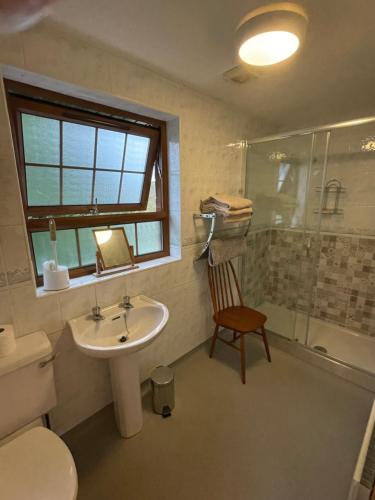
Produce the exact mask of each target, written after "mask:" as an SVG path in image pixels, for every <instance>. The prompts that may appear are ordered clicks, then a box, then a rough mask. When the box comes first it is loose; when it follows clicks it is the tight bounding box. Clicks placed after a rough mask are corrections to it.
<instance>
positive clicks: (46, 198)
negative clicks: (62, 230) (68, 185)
mask: <svg viewBox="0 0 375 500" xmlns="http://www.w3.org/2000/svg"><path fill="white" fill-rule="evenodd" d="M26 185H27V199H28V204H29V206H31V207H32V206H38V205H41V206H43V205H60V171H59V169H58V168H50V167H26Z"/></svg>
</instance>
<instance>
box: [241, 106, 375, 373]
mask: <svg viewBox="0 0 375 500" xmlns="http://www.w3.org/2000/svg"><path fill="white" fill-rule="evenodd" d="M372 122H375V116H370V117H365V118H358V119H353V120H347V121H344V122H338V123H334V124H329V125H322V126H318V127H311V128H304V129H299V130H293V131H290V132H281V133H279V134H275V135H269V136H264V137H260V138H256V139H252V140H246V141H243V143H244V146H245V149H246V151H248V150H249V147H250V146H251V145H253V144H261V143H265V142H271V141H277V140H282V139H288V138H291V137H297V136H303V135H311V150H310V161H309V171H308V180H307V182H306V188H307V191H306V201H305V210H304V220H305V222H304V226H303V233H304V235H305V238H306V227H307V224H306V217H307V206H308V192H309V191H308V190H309V189H310V185H311V184H310V181H311V171H312V160H313V153H314V147H315V145H316V136H317V134H319V133H326V138H325V147H324V157H323V165H322V179H321V195H320V200H319V208H318V210H319V217H318V222H317V225H316V228H315V229H314V230H312V233H313V234H315V235H316V237H317V242H318V243H317V244H318V245H319V240H320V232H321V223H322V211H321V209H322V206H323V196H324V189H323V186H324V185H325V180H326V174H327V166H328V152H329V145H330V139H331V133H332V131H333V130H336V129H340V128H349V127H355V126H358V125H365V124H367V123H372ZM247 177H248V169H247V168H246V179H247ZM245 186H247V181H246V180H245ZM315 253H316V255H315V256H314V259H313V264H312V266H313V271H312V279H311V287H310V297H309V305H308V309H307V312H306V313H305V312H303V313H302V314H306V326H305V335H304V341H303V343H302V345H303V346H304V347H306V348H308V349H311V347H310V346H309V331H310V319H311V312H312V311H311V308H312V305H313V293H314V291H313V289H314V285H313V278H314V272H315V268H316V264H317V259H318V251H316V252H315ZM243 279H244V276H243ZM297 313H298V311H297V310H296V314H297ZM275 333H277V332H275ZM295 333H296V321H294V340H295ZM332 359H333V360H335V358H332ZM335 361H337V360H335ZM356 368H357V367H356ZM357 369H358V368H357Z"/></svg>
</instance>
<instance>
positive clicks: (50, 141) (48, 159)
mask: <svg viewBox="0 0 375 500" xmlns="http://www.w3.org/2000/svg"><path fill="white" fill-rule="evenodd" d="M22 132H23V147H24V150H25V162H26V163H39V164H50V165H59V163H60V125H59V122H58V120H52V119H51V118H43V117H41V116H35V115H26V114H24V113H22Z"/></svg>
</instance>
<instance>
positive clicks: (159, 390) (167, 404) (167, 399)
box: [151, 366, 174, 417]
mask: <svg viewBox="0 0 375 500" xmlns="http://www.w3.org/2000/svg"><path fill="white" fill-rule="evenodd" d="M151 383H152V391H153V392H152V405H153V408H154V412H155V413H158V414H159V415H162V416H163V417H170V416H171V414H172V410H173V408H174V374H173V371H172V369H171V368H169V367H168V366H157V367H156V368H155V369H154V370H153V372H152V373H151Z"/></svg>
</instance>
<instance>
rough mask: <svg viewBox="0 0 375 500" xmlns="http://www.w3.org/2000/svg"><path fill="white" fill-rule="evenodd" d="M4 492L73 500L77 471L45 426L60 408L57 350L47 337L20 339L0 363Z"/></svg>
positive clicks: (0, 483) (27, 499) (38, 499)
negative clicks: (54, 351) (55, 363)
mask: <svg viewBox="0 0 375 500" xmlns="http://www.w3.org/2000/svg"><path fill="white" fill-rule="evenodd" d="M0 401H1V411H0V491H1V498H4V499H5V498H6V499H7V500H13V499H14V500H51V499H53V500H74V499H76V497H77V489H78V481H77V471H76V468H75V464H74V460H73V457H72V455H71V453H70V451H69V449H68V447H67V446H66V445H65V443H64V442H63V441H62V440H61V439H60V438H59V437H58V436H57V435H56V434H55V433H53V432H52V431H51V430H49V429H47V428H46V427H45V426H44V422H43V418H44V416H45V415H46V414H47V413H48V412H49V411H50V410H51V409H52V408H53V407H54V406H55V405H56V392H55V380H54V373H53V356H52V347H51V344H50V342H49V340H48V337H47V335H46V334H45V333H44V332H35V333H32V334H30V335H26V336H24V337H21V338H18V339H17V348H16V350H15V351H14V352H13V353H12V354H10V355H8V356H6V357H3V358H0Z"/></svg>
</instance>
